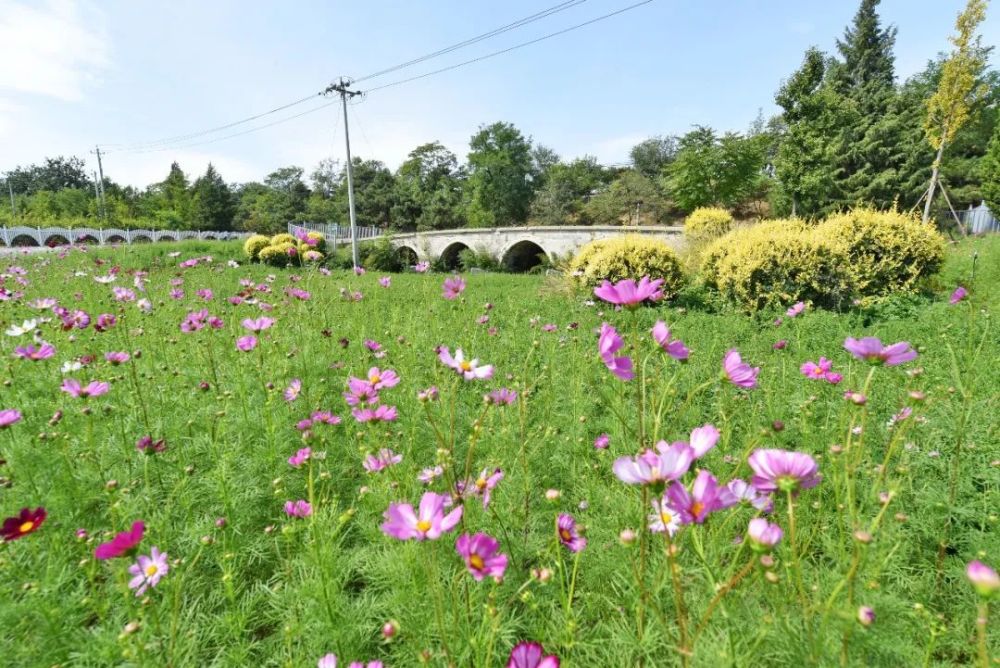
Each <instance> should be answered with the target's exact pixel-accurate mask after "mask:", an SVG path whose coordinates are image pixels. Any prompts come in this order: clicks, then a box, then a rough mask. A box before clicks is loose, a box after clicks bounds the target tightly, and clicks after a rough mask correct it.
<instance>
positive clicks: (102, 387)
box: [59, 378, 111, 399]
mask: <svg viewBox="0 0 1000 668" xmlns="http://www.w3.org/2000/svg"><path fill="white" fill-rule="evenodd" d="M59 389H61V390H62V391H63V392H65V393H66V394H69V395H70V396H74V397H77V398H79V399H88V398H90V397H99V396H101V395H102V394H107V393H108V390H110V389H111V386H110V385H108V384H107V383H104V382H99V381H96V380H92V381H90V383H88V384H87V385H85V386H81V385H80V383H79V381H77V380H74V379H73V378H67V379H65V380H64V381H63V382H62V386H61V387H60V388H59Z"/></svg>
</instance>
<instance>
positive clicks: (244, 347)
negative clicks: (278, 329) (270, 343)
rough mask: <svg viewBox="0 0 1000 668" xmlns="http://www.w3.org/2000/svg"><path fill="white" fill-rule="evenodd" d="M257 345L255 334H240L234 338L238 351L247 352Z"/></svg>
mask: <svg viewBox="0 0 1000 668" xmlns="http://www.w3.org/2000/svg"><path fill="white" fill-rule="evenodd" d="M256 347H257V337H256V336H241V337H240V338H238V339H236V349H237V350H239V351H240V352H244V353H248V352H250V351H251V350H253V349H254V348H256Z"/></svg>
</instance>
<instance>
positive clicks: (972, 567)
mask: <svg viewBox="0 0 1000 668" xmlns="http://www.w3.org/2000/svg"><path fill="white" fill-rule="evenodd" d="M965 575H966V577H968V578H969V582H971V583H972V586H973V587H975V588H976V592H977V593H978V594H979V595H980V596H982V597H983V598H990V597H992V596H993V595H994V594H996V593H997V592H998V591H1000V575H997V572H996V571H995V570H993V569H992V568H990V567H989V566H987V565H986V564H984V563H983V562H981V561H979V560H974V561H970V562H969V565H968V566H966V567H965Z"/></svg>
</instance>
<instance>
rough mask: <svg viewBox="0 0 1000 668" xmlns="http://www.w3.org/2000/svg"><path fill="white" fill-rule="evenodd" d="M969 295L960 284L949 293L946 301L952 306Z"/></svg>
mask: <svg viewBox="0 0 1000 668" xmlns="http://www.w3.org/2000/svg"><path fill="white" fill-rule="evenodd" d="M968 296H969V291H968V290H966V289H965V288H963V287H962V286H961V285H960V286H958V287H957V288H955V291H954V292H953V293H951V297H949V299H948V303H949V304H951V305H952V306H954V305H955V304H957V303H958V302H960V301H962V300H963V299H965V298H966V297H968Z"/></svg>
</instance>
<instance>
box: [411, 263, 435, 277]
mask: <svg viewBox="0 0 1000 668" xmlns="http://www.w3.org/2000/svg"><path fill="white" fill-rule="evenodd" d="M430 268H431V263H430V262H427V261H426V260H425V261H423V262H418V263H416V264H415V265H413V271H415V272H417V273H418V274H423V273H425V272H426V271H427V270H428V269H430Z"/></svg>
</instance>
